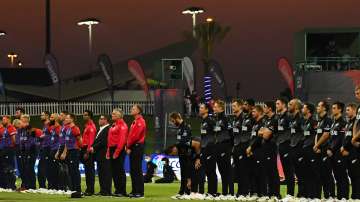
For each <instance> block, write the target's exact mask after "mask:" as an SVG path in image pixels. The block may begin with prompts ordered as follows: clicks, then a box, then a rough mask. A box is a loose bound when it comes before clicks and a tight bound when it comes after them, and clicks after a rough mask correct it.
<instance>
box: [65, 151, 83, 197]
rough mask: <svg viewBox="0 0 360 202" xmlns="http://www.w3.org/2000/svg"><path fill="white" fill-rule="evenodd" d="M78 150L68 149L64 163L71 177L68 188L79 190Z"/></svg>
mask: <svg viewBox="0 0 360 202" xmlns="http://www.w3.org/2000/svg"><path fill="white" fill-rule="evenodd" d="M79 153H80V152H79V150H77V149H71V150H68V153H67V155H66V159H65V163H66V165H67V166H68V169H69V176H70V178H71V184H70V190H71V191H76V192H81V176H80V171H79Z"/></svg>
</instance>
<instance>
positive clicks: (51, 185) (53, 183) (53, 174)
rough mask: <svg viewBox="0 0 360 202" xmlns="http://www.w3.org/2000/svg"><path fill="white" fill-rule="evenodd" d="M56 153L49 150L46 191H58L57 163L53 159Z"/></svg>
mask: <svg viewBox="0 0 360 202" xmlns="http://www.w3.org/2000/svg"><path fill="white" fill-rule="evenodd" d="M56 152H57V150H51V151H50V154H49V167H48V171H49V172H48V189H55V190H58V189H59V186H58V180H59V162H57V160H56V159H55V154H56Z"/></svg>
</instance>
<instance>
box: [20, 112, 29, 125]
mask: <svg viewBox="0 0 360 202" xmlns="http://www.w3.org/2000/svg"><path fill="white" fill-rule="evenodd" d="M20 121H21V124H22V127H26V126H28V125H30V116H29V115H28V114H23V115H21V117H20Z"/></svg>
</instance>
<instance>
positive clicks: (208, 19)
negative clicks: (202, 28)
mask: <svg viewBox="0 0 360 202" xmlns="http://www.w3.org/2000/svg"><path fill="white" fill-rule="evenodd" d="M213 21H214V19H212V18H206V22H213Z"/></svg>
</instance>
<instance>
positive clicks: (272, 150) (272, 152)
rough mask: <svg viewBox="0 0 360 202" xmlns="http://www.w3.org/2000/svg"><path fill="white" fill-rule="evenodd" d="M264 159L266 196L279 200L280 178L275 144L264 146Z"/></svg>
mask: <svg viewBox="0 0 360 202" xmlns="http://www.w3.org/2000/svg"><path fill="white" fill-rule="evenodd" d="M264 157H265V159H264V164H265V175H266V179H267V186H268V187H267V189H268V195H269V196H276V197H278V198H280V178H279V171H278V169H277V146H276V144H275V143H273V142H270V143H267V145H265V151H264Z"/></svg>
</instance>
